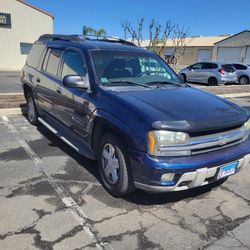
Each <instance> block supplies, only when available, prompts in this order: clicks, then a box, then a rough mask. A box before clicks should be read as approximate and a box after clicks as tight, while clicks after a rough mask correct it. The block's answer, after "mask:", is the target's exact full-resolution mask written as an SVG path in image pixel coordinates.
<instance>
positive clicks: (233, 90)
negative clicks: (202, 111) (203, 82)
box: [201, 85, 250, 96]
mask: <svg viewBox="0 0 250 250" xmlns="http://www.w3.org/2000/svg"><path fill="white" fill-rule="evenodd" d="M201 89H202V90H205V91H207V92H210V93H213V94H216V95H223V94H237V93H249V96H250V85H246V86H242V85H225V86H208V87H207V86H205V87H203V86H202V88H201Z"/></svg>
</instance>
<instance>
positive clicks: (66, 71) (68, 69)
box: [62, 50, 86, 79]
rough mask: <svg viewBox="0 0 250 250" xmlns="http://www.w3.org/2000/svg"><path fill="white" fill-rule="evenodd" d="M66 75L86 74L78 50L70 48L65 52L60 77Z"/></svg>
mask: <svg viewBox="0 0 250 250" xmlns="http://www.w3.org/2000/svg"><path fill="white" fill-rule="evenodd" d="M67 75H79V76H84V75H86V69H85V64H84V61H83V59H82V56H81V54H80V53H79V52H76V51H70V50H67V51H66V52H65V56H64V63H63V69H62V79H63V77H64V76H67Z"/></svg>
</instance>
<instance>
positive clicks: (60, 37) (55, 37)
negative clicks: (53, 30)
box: [38, 34, 81, 42]
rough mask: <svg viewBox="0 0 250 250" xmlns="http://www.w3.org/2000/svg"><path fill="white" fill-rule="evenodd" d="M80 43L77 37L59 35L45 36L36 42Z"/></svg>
mask: <svg viewBox="0 0 250 250" xmlns="http://www.w3.org/2000/svg"><path fill="white" fill-rule="evenodd" d="M55 40H63V41H80V40H81V38H80V37H79V36H78V35H61V34H45V35H42V36H40V37H39V39H38V41H41V42H43V41H44V42H47V41H55Z"/></svg>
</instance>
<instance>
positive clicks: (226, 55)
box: [217, 47, 242, 62]
mask: <svg viewBox="0 0 250 250" xmlns="http://www.w3.org/2000/svg"><path fill="white" fill-rule="evenodd" d="M241 50H242V48H239V47H237V48H218V55H217V61H219V62H240V59H241Z"/></svg>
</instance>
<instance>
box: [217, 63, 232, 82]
mask: <svg viewBox="0 0 250 250" xmlns="http://www.w3.org/2000/svg"><path fill="white" fill-rule="evenodd" d="M219 73H220V75H221V78H222V79H223V80H227V81H234V80H235V77H236V69H235V67H234V66H233V64H223V65H221V68H220V69H219Z"/></svg>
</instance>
